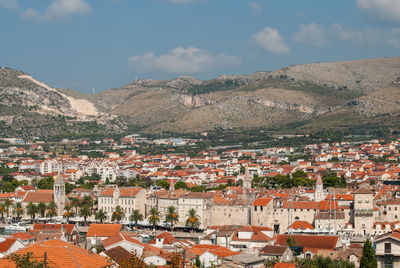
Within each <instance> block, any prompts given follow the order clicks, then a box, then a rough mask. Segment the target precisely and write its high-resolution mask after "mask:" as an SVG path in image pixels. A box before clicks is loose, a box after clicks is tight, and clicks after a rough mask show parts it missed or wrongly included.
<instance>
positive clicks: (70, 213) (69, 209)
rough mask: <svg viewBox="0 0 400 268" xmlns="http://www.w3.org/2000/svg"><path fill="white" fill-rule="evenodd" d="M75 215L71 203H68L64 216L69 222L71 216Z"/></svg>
mask: <svg viewBox="0 0 400 268" xmlns="http://www.w3.org/2000/svg"><path fill="white" fill-rule="evenodd" d="M73 216H74V210H73V209H72V207H71V205H66V206H65V208H64V214H63V217H64V218H65V219H67V222H68V223H69V218H71V217H73Z"/></svg>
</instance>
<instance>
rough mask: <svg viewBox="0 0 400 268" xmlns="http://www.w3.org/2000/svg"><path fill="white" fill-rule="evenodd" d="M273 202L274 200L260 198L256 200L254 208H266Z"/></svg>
mask: <svg viewBox="0 0 400 268" xmlns="http://www.w3.org/2000/svg"><path fill="white" fill-rule="evenodd" d="M271 200H272V198H258V199H256V200H254V203H253V206H266V205H268V204H269V202H271Z"/></svg>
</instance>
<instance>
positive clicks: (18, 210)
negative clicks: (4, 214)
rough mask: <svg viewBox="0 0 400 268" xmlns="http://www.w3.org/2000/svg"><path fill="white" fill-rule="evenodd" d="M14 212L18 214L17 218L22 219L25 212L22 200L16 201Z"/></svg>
mask: <svg viewBox="0 0 400 268" xmlns="http://www.w3.org/2000/svg"><path fill="white" fill-rule="evenodd" d="M14 213H15V215H16V216H17V219H20V218H21V215H22V214H24V209H23V208H22V205H21V203H20V202H18V203H15V206H14Z"/></svg>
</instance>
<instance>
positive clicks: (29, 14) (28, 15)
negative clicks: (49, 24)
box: [21, 8, 40, 20]
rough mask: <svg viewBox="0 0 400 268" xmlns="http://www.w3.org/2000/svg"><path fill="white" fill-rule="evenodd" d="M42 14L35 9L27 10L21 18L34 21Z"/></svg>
mask: <svg viewBox="0 0 400 268" xmlns="http://www.w3.org/2000/svg"><path fill="white" fill-rule="evenodd" d="M39 16H40V14H39V12H38V11H37V10H35V9H33V8H27V9H26V10H25V11H24V12H23V13H22V14H21V18H23V19H25V20H34V19H37V18H39Z"/></svg>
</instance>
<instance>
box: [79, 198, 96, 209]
mask: <svg viewBox="0 0 400 268" xmlns="http://www.w3.org/2000/svg"><path fill="white" fill-rule="evenodd" d="M93 204H94V202H93V199H92V197H91V196H89V195H85V196H84V197H83V198H82V200H81V206H89V207H90V209H91V210H92V209H93Z"/></svg>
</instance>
